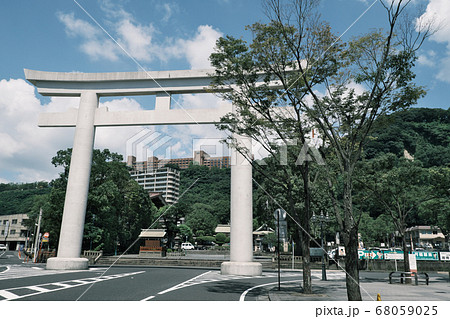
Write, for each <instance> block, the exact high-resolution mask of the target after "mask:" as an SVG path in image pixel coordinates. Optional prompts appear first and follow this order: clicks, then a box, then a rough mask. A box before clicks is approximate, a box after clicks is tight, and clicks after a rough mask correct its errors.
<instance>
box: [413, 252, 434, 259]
mask: <svg viewBox="0 0 450 319" xmlns="http://www.w3.org/2000/svg"><path fill="white" fill-rule="evenodd" d="M414 254H415V255H416V259H417V260H439V253H438V252H437V251H416V252H414Z"/></svg>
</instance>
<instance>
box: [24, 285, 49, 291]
mask: <svg viewBox="0 0 450 319" xmlns="http://www.w3.org/2000/svg"><path fill="white" fill-rule="evenodd" d="M27 288H28V289H31V290H36V291H39V292H47V291H51V289H47V288H42V287H39V286H28V287H27Z"/></svg>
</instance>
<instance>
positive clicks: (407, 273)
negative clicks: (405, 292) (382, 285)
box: [389, 271, 430, 286]
mask: <svg viewBox="0 0 450 319" xmlns="http://www.w3.org/2000/svg"><path fill="white" fill-rule="evenodd" d="M397 275H399V278H400V283H402V284H403V281H405V283H406V279H408V278H411V276H413V277H414V284H415V285H416V286H417V285H419V277H422V276H424V277H425V282H426V284H427V286H428V284H429V281H430V277H429V276H428V274H427V273H426V272H421V273H417V272H410V271H393V272H391V273H390V274H389V283H390V284H392V279H393V277H394V276H397Z"/></svg>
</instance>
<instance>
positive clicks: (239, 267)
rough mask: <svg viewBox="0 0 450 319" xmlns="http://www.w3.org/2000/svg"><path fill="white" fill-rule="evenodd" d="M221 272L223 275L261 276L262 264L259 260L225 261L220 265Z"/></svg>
mask: <svg viewBox="0 0 450 319" xmlns="http://www.w3.org/2000/svg"><path fill="white" fill-rule="evenodd" d="M220 273H221V274H222V275H240V276H261V274H262V265H261V264H260V263H257V262H238V261H230V262H224V263H222V265H221V267H220Z"/></svg>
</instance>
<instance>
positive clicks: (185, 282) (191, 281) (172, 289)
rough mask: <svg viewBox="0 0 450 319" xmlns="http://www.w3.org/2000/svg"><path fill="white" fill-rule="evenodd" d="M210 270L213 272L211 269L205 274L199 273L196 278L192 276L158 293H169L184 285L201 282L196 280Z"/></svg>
mask: <svg viewBox="0 0 450 319" xmlns="http://www.w3.org/2000/svg"><path fill="white" fill-rule="evenodd" d="M210 272H211V271H207V272H205V273H203V274H200V275H198V276H195V277H194V278H191V279H189V280H186V281H184V282H182V283H181V284H178V285H176V286H173V287H172V288H169V289H166V290H164V291H161V292H158V295H164V294H165V293H167V292H169V291H174V290H177V289H181V288H183V287H187V286H192V285H197V284H200V283H201V282H195V280H196V279H198V278H200V277H203V276H204V275H207V274H209V273H210Z"/></svg>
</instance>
